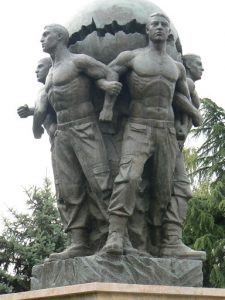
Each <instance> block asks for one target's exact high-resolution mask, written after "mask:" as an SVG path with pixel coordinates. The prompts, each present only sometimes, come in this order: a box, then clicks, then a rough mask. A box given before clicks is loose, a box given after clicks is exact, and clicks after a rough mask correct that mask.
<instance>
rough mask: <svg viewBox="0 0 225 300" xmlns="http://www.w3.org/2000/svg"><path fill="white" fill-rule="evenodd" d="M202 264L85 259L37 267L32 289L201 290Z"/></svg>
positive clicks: (137, 258)
mask: <svg viewBox="0 0 225 300" xmlns="http://www.w3.org/2000/svg"><path fill="white" fill-rule="evenodd" d="M202 280H203V278H202V262H201V261H192V260H177V259H165V258H150V257H147V256H146V257H142V256H131V255H127V256H108V255H107V256H98V255H94V256H87V257H76V258H74V259H67V260H61V261H54V262H50V263H45V264H43V265H37V266H35V267H34V268H33V271H32V279H31V289H32V290H37V289H43V288H49V287H59V286H66V285H73V284H81V283H88V282H117V283H130V284H157V285H170V286H193V287H201V286H202Z"/></svg>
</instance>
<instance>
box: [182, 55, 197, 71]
mask: <svg viewBox="0 0 225 300" xmlns="http://www.w3.org/2000/svg"><path fill="white" fill-rule="evenodd" d="M196 57H198V58H200V59H201V57H200V56H199V55H197V54H185V55H183V56H182V59H183V64H184V66H185V68H189V66H188V63H190V62H192V60H193V59H194V58H196Z"/></svg>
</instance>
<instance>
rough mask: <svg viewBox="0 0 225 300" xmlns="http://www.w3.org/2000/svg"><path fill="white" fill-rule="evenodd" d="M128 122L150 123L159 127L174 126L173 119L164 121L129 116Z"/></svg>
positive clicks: (149, 124)
mask: <svg viewBox="0 0 225 300" xmlns="http://www.w3.org/2000/svg"><path fill="white" fill-rule="evenodd" d="M128 122H131V123H132V122H133V123H137V124H143V125H148V126H151V127H157V128H168V127H174V122H172V121H163V120H154V119H142V118H129V120H128Z"/></svg>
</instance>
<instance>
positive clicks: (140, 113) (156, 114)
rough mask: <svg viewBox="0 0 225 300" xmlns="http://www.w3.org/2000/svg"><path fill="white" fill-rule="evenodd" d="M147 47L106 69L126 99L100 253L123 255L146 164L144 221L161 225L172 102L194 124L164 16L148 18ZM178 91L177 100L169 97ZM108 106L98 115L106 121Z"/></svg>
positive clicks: (171, 153) (170, 158) (172, 152)
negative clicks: (123, 83) (124, 86)
mask: <svg viewBox="0 0 225 300" xmlns="http://www.w3.org/2000/svg"><path fill="white" fill-rule="evenodd" d="M146 30H147V34H148V37H149V45H148V47H146V48H142V49H137V50H133V51H125V52H122V53H121V54H120V55H119V56H118V57H117V58H116V59H115V60H114V61H113V62H111V63H110V65H109V66H110V67H111V68H112V69H113V70H115V71H116V72H118V73H119V74H122V73H126V72H127V74H128V87H129V90H130V94H131V104H130V111H129V113H130V119H129V120H128V123H127V125H126V128H125V132H124V138H123V145H122V153H121V161H120V171H119V174H118V176H117V177H116V179H115V182H114V188H113V194H112V197H111V200H110V205H109V222H110V225H109V235H108V239H107V242H106V245H105V246H104V248H103V252H106V253H113V254H123V253H124V237H125V235H126V231H127V228H126V227H127V221H128V218H129V217H130V216H132V214H133V210H134V207H135V201H138V197H139V185H140V182H141V180H142V174H143V169H144V166H145V163H146V162H147V161H148V160H149V159H151V170H152V171H153V174H154V182H152V183H150V184H152V186H153V187H154V188H153V193H152V195H151V200H150V203H149V205H150V222H151V223H152V224H153V225H155V226H157V225H161V223H162V216H163V215H164V213H165V211H166V208H167V205H168V203H169V201H170V197H171V196H170V195H171V186H172V178H173V172H174V168H175V159H176V151H177V140H176V132H175V128H174V113H173V108H172V102H173V103H174V104H176V105H178V106H179V107H180V108H181V109H184V110H185V111H186V112H187V113H188V114H189V115H190V116H191V117H192V118H193V120H194V122H195V123H196V124H198V123H199V122H200V115H199V113H198V111H197V110H196V109H195V108H193V106H192V105H191V103H190V102H189V101H188V97H189V92H188V87H187V83H186V76H185V69H184V67H183V65H182V64H181V63H178V62H175V61H174V60H173V59H172V58H171V57H170V56H169V55H168V54H167V53H166V40H167V38H168V35H169V33H170V22H169V20H168V18H167V17H166V16H165V15H162V14H154V15H152V16H151V17H150V19H149V22H148V24H147V26H146ZM175 92H179V93H180V94H182V95H183V97H184V98H183V99H182V97H181V98H180V97H175V98H174V93H175ZM110 109H112V104H111V106H110V105H109V103H108V102H105V106H104V108H103V110H102V113H101V115H100V118H101V120H106V121H109V120H110V119H111V113H110V112H109V110H110Z"/></svg>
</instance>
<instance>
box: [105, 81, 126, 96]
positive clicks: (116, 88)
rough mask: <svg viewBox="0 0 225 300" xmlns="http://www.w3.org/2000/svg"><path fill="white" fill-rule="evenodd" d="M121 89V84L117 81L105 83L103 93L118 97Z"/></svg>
mask: <svg viewBox="0 0 225 300" xmlns="http://www.w3.org/2000/svg"><path fill="white" fill-rule="evenodd" d="M121 89H122V83H120V82H118V81H105V82H104V91H105V92H106V93H108V94H109V95H111V96H118V95H119V93H120V91H121Z"/></svg>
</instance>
